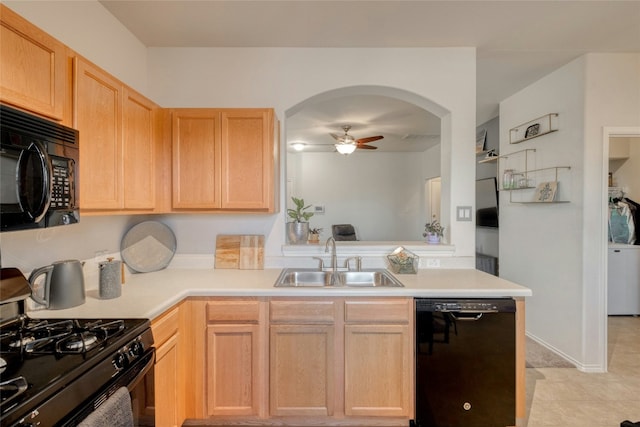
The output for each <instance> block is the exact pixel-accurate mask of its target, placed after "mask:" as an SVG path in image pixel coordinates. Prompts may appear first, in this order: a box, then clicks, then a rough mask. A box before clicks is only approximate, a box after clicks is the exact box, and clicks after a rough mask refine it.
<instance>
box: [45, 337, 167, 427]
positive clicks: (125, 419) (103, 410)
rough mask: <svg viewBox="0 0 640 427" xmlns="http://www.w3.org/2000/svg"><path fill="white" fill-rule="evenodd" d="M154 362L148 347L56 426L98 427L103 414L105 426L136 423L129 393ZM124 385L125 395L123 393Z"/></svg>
mask: <svg viewBox="0 0 640 427" xmlns="http://www.w3.org/2000/svg"><path fill="white" fill-rule="evenodd" d="M154 362H155V351H154V349H153V348H151V349H150V350H149V351H147V353H145V354H144V356H142V357H140V358H139V359H136V360H135V362H134V363H132V364H131V365H130V366H129V367H128V368H127V369H125V370H123V371H121V372H120V373H119V374H118V376H117V377H115V378H114V380H113V381H112V382H110V383H109V384H107V385H105V387H104V388H103V389H102V390H100V391H99V392H98V393H96V394H94V395H93V396H92V397H91V398H90V399H88V400H87V401H85V402H84V403H83V404H82V405H80V407H78V408H77V409H76V410H75V411H74V412H73V413H72V414H70V415H69V416H68V417H67V418H66V419H65V420H64V421H63V422H61V423H60V424H57V425H58V426H60V427H76V426H80V427H99V426H100V427H102V426H104V425H105V424H104V422H105V417H109V418H106V419H108V420H109V424H107V425H109V426H121V427H125V426H126V427H130V426H138V425H149V424H140V423H138V420H137V415H135V414H134V411H133V408H132V397H131V393H132V392H133V390H134V389H136V388H137V387H138V385H139V384H141V383H144V380H145V377H147V376H148V375H149V374H151V371H152V368H153V364H154ZM125 389H126V396H125Z"/></svg>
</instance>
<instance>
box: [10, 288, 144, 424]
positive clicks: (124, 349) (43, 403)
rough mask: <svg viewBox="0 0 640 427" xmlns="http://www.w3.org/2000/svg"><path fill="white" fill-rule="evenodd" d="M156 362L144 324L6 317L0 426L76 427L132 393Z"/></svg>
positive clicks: (123, 321) (120, 321) (22, 315)
mask: <svg viewBox="0 0 640 427" xmlns="http://www.w3.org/2000/svg"><path fill="white" fill-rule="evenodd" d="M3 282H4V280H3ZM3 290H4V289H3ZM3 295H4V292H3ZM14 302H15V301H14ZM3 305H4V302H3ZM4 311H6V310H4ZM18 311H21V310H18ZM154 355H155V353H154V348H153V336H152V334H151V329H150V323H149V321H148V320H146V319H47V320H41V319H33V318H30V317H28V316H26V315H25V314H24V312H22V313H19V314H18V315H17V316H13V317H11V318H8V319H7V318H4V320H2V323H1V324H0V378H1V380H0V399H1V400H0V424H1V427H13V426H20V427H22V426H76V425H78V424H79V423H80V422H81V421H82V420H83V419H85V418H86V417H87V416H88V415H89V414H90V413H91V412H93V411H94V410H95V409H96V408H98V407H99V406H100V405H101V404H102V403H103V402H105V401H106V400H107V399H108V398H109V397H110V396H111V395H112V394H113V393H115V391H116V390H118V389H119V388H121V387H127V388H128V389H129V390H132V389H133V387H134V386H135V385H136V383H137V382H138V381H139V379H141V378H142V377H143V376H144V375H145V374H146V372H147V371H148V370H149V369H150V368H151V367H152V365H153V361H154Z"/></svg>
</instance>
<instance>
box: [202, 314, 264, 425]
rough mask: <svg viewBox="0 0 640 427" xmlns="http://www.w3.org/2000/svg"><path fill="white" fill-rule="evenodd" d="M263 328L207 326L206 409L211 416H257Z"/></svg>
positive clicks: (249, 325)
mask: <svg viewBox="0 0 640 427" xmlns="http://www.w3.org/2000/svg"><path fill="white" fill-rule="evenodd" d="M259 334H260V327H259V325H257V324H243V325H226V324H214V325H209V326H208V327H207V410H208V415H209V416H225V415H227V416H230V415H258V414H259V409H260V398H261V393H260V387H261V384H262V380H261V378H262V376H263V373H262V372H260V360H261V357H262V356H261V354H262V351H261V349H260V339H259Z"/></svg>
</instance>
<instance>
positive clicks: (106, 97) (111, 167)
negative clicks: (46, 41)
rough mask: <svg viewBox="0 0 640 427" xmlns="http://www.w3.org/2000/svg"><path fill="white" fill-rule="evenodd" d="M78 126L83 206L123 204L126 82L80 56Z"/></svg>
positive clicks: (78, 60) (77, 66)
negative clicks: (124, 98)
mask: <svg viewBox="0 0 640 427" xmlns="http://www.w3.org/2000/svg"><path fill="white" fill-rule="evenodd" d="M75 75H76V77H75V84H76V91H75V96H76V100H75V101H76V102H75V127H76V129H78V130H79V131H80V158H81V163H80V208H81V209H118V208H121V207H122V164H121V159H122V84H121V83H120V82H119V81H118V80H116V79H114V78H113V77H111V76H110V75H109V74H107V73H105V72H104V71H102V70H100V69H99V68H98V67H95V66H94V65H93V64H90V63H89V62H87V61H85V60H83V59H82V58H77V59H76V73H75Z"/></svg>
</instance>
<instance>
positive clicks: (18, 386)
mask: <svg viewBox="0 0 640 427" xmlns="http://www.w3.org/2000/svg"><path fill="white" fill-rule="evenodd" d="M27 388H29V384H28V383H27V380H26V379H25V378H24V377H23V376H20V377H16V378H11V379H10V380H7V381H2V382H0V389H2V391H3V392H8V391H10V390H11V391H13V394H12V395H11V396H9V397H8V398H6V399H5V400H4V401H3V402H2V404H3V405H6V404H7V403H9V402H10V401H11V400H13V399H15V398H16V397H18V396H20V395H21V394H22V393H24V392H25V391H27ZM7 394H9V393H7Z"/></svg>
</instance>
